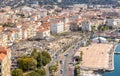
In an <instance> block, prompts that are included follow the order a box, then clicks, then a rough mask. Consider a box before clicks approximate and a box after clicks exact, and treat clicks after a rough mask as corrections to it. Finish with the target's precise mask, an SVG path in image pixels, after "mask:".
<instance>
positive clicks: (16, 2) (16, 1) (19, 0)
mask: <svg viewBox="0 0 120 76" xmlns="http://www.w3.org/2000/svg"><path fill="white" fill-rule="evenodd" d="M36 2H38V4H41V5H42V4H57V0H0V7H4V6H12V7H18V6H21V5H29V4H34V3H36ZM75 3H86V4H103V5H106V4H111V5H119V3H118V2H117V0H62V3H59V4H62V5H70V4H75Z"/></svg>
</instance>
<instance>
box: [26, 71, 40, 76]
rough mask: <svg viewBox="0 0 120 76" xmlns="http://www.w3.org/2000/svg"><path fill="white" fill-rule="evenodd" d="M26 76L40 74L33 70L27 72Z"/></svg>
mask: <svg viewBox="0 0 120 76" xmlns="http://www.w3.org/2000/svg"><path fill="white" fill-rule="evenodd" d="M26 76H41V75H39V74H38V73H37V72H35V71H33V72H30V73H28V74H27V75H26Z"/></svg>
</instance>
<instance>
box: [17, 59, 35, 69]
mask: <svg viewBox="0 0 120 76" xmlns="http://www.w3.org/2000/svg"><path fill="white" fill-rule="evenodd" d="M17 62H18V65H19V68H20V69H22V70H23V71H28V70H33V69H35V68H36V66H37V61H36V60H35V59H34V58H19V59H18V60H17Z"/></svg>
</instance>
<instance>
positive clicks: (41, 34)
mask: <svg viewBox="0 0 120 76" xmlns="http://www.w3.org/2000/svg"><path fill="white" fill-rule="evenodd" d="M49 36H50V29H48V28H43V27H40V28H38V29H37V33H36V36H35V38H36V39H43V38H45V37H49Z"/></svg>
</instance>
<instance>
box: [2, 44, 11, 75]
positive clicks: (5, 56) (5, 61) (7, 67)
mask: <svg viewBox="0 0 120 76" xmlns="http://www.w3.org/2000/svg"><path fill="white" fill-rule="evenodd" d="M0 66H1V68H0V76H11V50H10V49H7V48H5V47H2V46H0Z"/></svg>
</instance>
